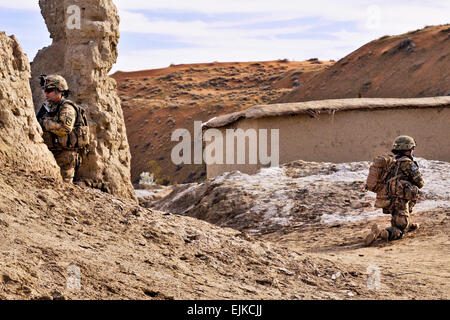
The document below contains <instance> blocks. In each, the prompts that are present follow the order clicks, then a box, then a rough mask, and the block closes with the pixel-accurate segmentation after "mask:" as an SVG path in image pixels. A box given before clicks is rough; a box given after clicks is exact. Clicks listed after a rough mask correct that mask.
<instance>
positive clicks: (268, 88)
mask: <svg viewBox="0 0 450 320" xmlns="http://www.w3.org/2000/svg"><path fill="white" fill-rule="evenodd" d="M332 64H333V62H332V61H318V60H317V59H311V60H310V61H303V62H296V61H288V60H278V61H266V62H246V63H242V62H236V63H208V64H191V65H172V66H170V67H168V68H164V69H155V70H146V71H136V72H116V73H115V74H113V75H112V77H113V78H114V79H116V80H117V83H118V94H119V96H120V98H121V100H122V108H123V112H124V117H125V124H126V127H127V134H128V140H129V143H130V150H131V155H132V159H131V177H132V181H133V182H134V183H135V184H136V183H137V182H138V181H139V176H140V174H141V173H142V172H144V171H152V173H154V175H155V176H156V178H157V180H159V183H164V184H167V183H172V184H173V183H186V182H193V181H199V180H203V179H204V178H205V174H206V173H205V166H204V165H179V166H176V165H174V164H173V163H172V161H171V159H170V154H171V150H172V148H173V147H174V146H175V145H176V144H177V143H178V142H172V141H171V140H170V138H171V134H172V132H173V131H174V130H175V129H178V128H184V129H187V130H189V131H190V132H191V133H192V132H193V128H194V121H203V122H205V121H207V120H209V119H210V118H212V117H215V116H218V115H222V114H227V113H230V112H235V111H240V110H243V109H246V108H248V107H251V106H253V105H255V104H266V103H269V102H271V101H273V100H276V99H278V98H279V97H280V96H281V95H282V94H283V93H287V92H289V91H290V90H292V88H293V87H295V86H297V85H298V84H299V82H298V80H297V79H298V78H299V77H300V75H302V76H303V77H312V76H313V75H314V74H316V73H317V72H319V71H321V70H324V69H325V68H328V67H329V66H331V65H332ZM150 162H151V164H149V163H150Z"/></svg>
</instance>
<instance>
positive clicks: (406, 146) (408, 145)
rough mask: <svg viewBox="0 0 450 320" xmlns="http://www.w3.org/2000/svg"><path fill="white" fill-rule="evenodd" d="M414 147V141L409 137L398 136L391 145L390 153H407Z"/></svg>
mask: <svg viewBox="0 0 450 320" xmlns="http://www.w3.org/2000/svg"><path fill="white" fill-rule="evenodd" d="M415 147H416V141H415V140H414V138H412V137H410V136H398V137H397V138H395V140H394V143H393V144H392V151H408V150H411V149H413V148H415Z"/></svg>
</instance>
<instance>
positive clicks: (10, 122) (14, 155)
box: [0, 32, 62, 181]
mask: <svg viewBox="0 0 450 320" xmlns="http://www.w3.org/2000/svg"><path fill="white" fill-rule="evenodd" d="M29 78H30V63H29V62H28V59H27V57H26V55H25V54H24V53H23V51H22V49H21V47H20V45H19V43H18V41H17V38H16V37H15V36H10V37H8V36H7V35H6V34H5V33H4V32H0V163H2V166H4V165H9V166H13V167H14V168H20V169H21V170H27V171H31V172H41V173H42V174H43V175H44V176H48V177H52V178H55V179H58V180H60V181H61V180H62V179H61V175H60V171H59V167H58V165H57V164H56V161H55V159H54V157H53V155H52V154H51V152H50V151H49V150H48V148H47V146H46V145H45V144H44V140H43V139H42V129H41V127H40V125H39V123H38V122H37V119H36V116H35V113H34V109H33V100H32V95H31V88H30V84H29Z"/></svg>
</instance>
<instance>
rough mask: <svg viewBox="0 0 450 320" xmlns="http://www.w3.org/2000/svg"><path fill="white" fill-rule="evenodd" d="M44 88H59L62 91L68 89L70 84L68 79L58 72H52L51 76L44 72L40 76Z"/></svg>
mask: <svg viewBox="0 0 450 320" xmlns="http://www.w3.org/2000/svg"><path fill="white" fill-rule="evenodd" d="M40 79H41V87H42V89H44V90H46V89H58V90H59V91H61V92H64V91H68V90H69V86H68V85H67V81H66V79H64V78H63V77H62V76H60V75H58V74H51V75H49V76H47V75H45V74H43V75H41V77H40Z"/></svg>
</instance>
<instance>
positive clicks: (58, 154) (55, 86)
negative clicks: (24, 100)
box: [37, 75, 81, 183]
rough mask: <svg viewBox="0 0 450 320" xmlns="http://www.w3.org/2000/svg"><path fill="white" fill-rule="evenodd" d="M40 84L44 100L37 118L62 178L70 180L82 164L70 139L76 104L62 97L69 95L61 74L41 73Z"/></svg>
mask: <svg viewBox="0 0 450 320" xmlns="http://www.w3.org/2000/svg"><path fill="white" fill-rule="evenodd" d="M41 86H42V88H43V90H44V93H45V97H46V102H44V104H43V105H42V107H41V109H40V110H39V113H38V115H37V119H38V121H39V124H40V125H41V127H42V130H43V132H44V134H43V138H44V142H45V143H46V144H47V146H48V148H49V150H50V151H51V152H52V153H53V155H54V156H55V160H56V162H57V163H58V165H59V167H60V169H61V176H62V178H63V180H64V181H65V182H68V183H72V182H73V177H74V175H75V168H77V167H78V166H79V165H80V163H81V157H80V155H79V152H78V150H77V148H74V146H73V143H71V142H70V138H71V133H72V131H73V129H74V125H75V121H76V117H77V109H76V108H77V106H76V105H75V104H74V103H73V102H72V101H70V100H66V99H65V98H67V97H68V95H69V87H68V86H67V82H66V80H65V79H64V78H63V77H61V76H60V75H49V76H45V75H42V76H41Z"/></svg>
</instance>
